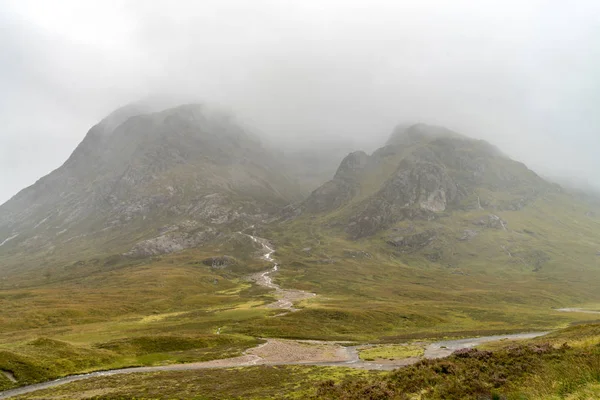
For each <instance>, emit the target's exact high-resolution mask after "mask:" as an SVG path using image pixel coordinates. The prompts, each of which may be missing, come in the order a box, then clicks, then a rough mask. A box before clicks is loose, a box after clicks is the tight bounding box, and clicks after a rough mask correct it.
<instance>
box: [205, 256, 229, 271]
mask: <svg viewBox="0 0 600 400" xmlns="http://www.w3.org/2000/svg"><path fill="white" fill-rule="evenodd" d="M202 264H204V265H207V266H209V267H212V268H214V269H223V268H227V267H230V266H232V265H236V264H237V261H236V259H235V258H233V257H230V256H215V257H209V258H206V259H204V260H202Z"/></svg>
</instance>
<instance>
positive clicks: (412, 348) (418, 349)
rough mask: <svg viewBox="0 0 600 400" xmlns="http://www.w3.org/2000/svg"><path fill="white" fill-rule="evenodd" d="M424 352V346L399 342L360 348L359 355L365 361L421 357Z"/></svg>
mask: <svg viewBox="0 0 600 400" xmlns="http://www.w3.org/2000/svg"><path fill="white" fill-rule="evenodd" d="M424 353H425V349H424V348H423V346H419V345H410V344H406V345H400V344H398V345H387V346H375V347H370V348H366V349H363V350H360V352H359V356H360V358H361V359H362V360H365V361H375V360H401V359H403V358H411V357H421V356H423V354H424Z"/></svg>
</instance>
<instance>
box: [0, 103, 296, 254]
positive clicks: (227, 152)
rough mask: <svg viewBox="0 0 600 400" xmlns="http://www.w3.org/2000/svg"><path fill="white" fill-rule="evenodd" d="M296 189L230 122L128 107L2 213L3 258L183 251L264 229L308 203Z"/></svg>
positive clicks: (197, 110) (198, 113) (183, 109)
mask: <svg viewBox="0 0 600 400" xmlns="http://www.w3.org/2000/svg"><path fill="white" fill-rule="evenodd" d="M299 187H300V185H298V184H297V183H296V182H294V181H293V180H292V179H291V178H290V177H289V176H287V175H286V174H285V168H283V167H282V164H281V163H280V161H279V160H277V159H276V157H274V156H273V155H272V154H271V153H270V152H269V151H267V150H266V149H265V148H264V147H263V146H262V145H261V143H260V141H259V139H258V138H256V137H255V136H254V135H253V134H251V133H249V132H248V131H247V130H245V129H244V128H242V127H241V126H240V125H239V124H238V123H237V122H236V121H235V120H234V119H233V118H231V117H229V116H226V115H224V114H222V113H220V112H218V111H214V110H211V109H209V108H207V107H204V106H200V105H184V106H180V107H176V108H172V109H167V110H164V111H159V112H148V111H147V110H144V109H143V108H141V107H139V106H128V107H124V108H122V109H119V110H117V111H115V112H114V113H113V114H111V115H110V116H108V117H107V118H105V119H104V120H102V121H101V122H100V123H99V124H97V125H96V126H94V127H93V128H92V129H90V131H89V132H88V134H87V135H86V137H85V139H84V140H83V141H82V142H81V144H80V145H79V146H78V147H77V148H76V150H75V151H74V152H73V154H72V155H71V156H70V157H69V159H68V160H67V161H66V162H65V163H64V164H63V165H62V166H61V167H60V168H58V169H57V170H55V171H53V172H52V173H50V174H49V175H47V176H45V177H43V178H41V179H40V180H39V181H37V182H36V183H35V184H34V185H32V186H30V187H28V188H26V189H24V190H23V191H21V192H20V193H18V194H17V195H16V196H14V197H13V198H12V199H11V200H9V201H8V202H7V203H5V204H4V205H2V206H1V207H0V243H2V244H1V245H0V259H3V260H4V263H5V264H10V262H9V260H10V259H12V260H19V259H21V260H22V259H24V258H27V257H29V256H30V255H31V254H32V253H35V254H39V255H40V256H44V257H50V258H52V256H53V254H55V252H60V253H61V254H65V252H68V253H71V254H76V253H78V254H88V253H89V254H91V253H93V252H97V253H98V252H100V253H102V252H108V253H110V252H124V253H126V254H128V255H139V256H148V255H155V254H160V253H168V252H173V251H177V250H182V249H184V248H188V247H194V246H197V245H200V244H201V243H204V242H206V241H210V240H212V239H214V238H216V237H218V236H219V235H224V234H227V233H228V232H232V231H236V230H239V229H242V228H244V227H246V226H249V225H252V224H254V223H259V222H260V223H264V222H265V221H267V220H269V219H270V218H271V217H273V216H274V215H276V213H277V212H278V211H279V210H280V209H281V208H282V207H284V206H286V205H288V204H290V203H292V202H295V201H299V200H301V199H302V198H303V196H304V193H303V191H302V189H299Z"/></svg>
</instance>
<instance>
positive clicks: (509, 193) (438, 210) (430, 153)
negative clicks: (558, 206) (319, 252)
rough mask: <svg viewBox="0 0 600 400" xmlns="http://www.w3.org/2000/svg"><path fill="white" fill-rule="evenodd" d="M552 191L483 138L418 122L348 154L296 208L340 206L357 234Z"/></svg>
mask: <svg viewBox="0 0 600 400" xmlns="http://www.w3.org/2000/svg"><path fill="white" fill-rule="evenodd" d="M551 191H560V188H559V187H558V186H556V185H553V184H550V183H548V182H546V181H545V180H543V179H542V178H540V177H539V176H538V175H537V174H535V173H534V172H533V171H531V170H529V169H528V168H527V167H526V166H525V165H524V164H522V163H519V162H516V161H513V160H511V159H510V158H508V157H506V156H505V155H503V154H502V153H501V152H500V151H499V150H498V149H496V148H495V147H493V146H492V145H490V144H489V143H487V142H484V141H481V140H474V139H470V138H467V137H464V136H462V135H460V134H458V133H455V132H452V131H450V130H448V129H445V128H441V127H435V126H428V125H424V124H417V125H412V126H409V127H401V128H398V129H396V130H395V131H394V132H393V134H392V135H391V137H390V139H389V140H388V141H387V144H386V145H385V146H384V147H382V148H380V149H378V150H377V151H376V152H374V153H373V154H372V155H367V154H366V153H364V152H355V153H351V154H350V155H348V156H347V157H346V158H345V159H344V160H343V161H342V163H341V165H340V167H339V169H338V170H337V172H336V174H335V176H334V177H333V179H332V180H330V181H328V182H327V183H325V184H324V185H323V186H321V187H320V188H318V189H317V190H315V191H314V192H313V193H312V194H311V195H310V196H309V197H308V199H306V201H304V203H303V205H302V208H303V209H304V210H305V211H306V212H309V213H323V212H333V211H335V210H338V209H343V210H342V212H341V214H340V216H339V217H338V219H344V218H345V219H346V220H347V222H348V225H347V231H348V233H349V235H350V236H351V237H352V238H355V239H358V238H361V237H365V236H370V235H374V234H376V233H378V232H379V231H381V230H384V229H386V228H389V227H390V226H392V225H393V224H394V223H396V222H400V221H402V220H413V219H419V220H434V219H435V218H436V217H437V216H439V215H443V213H445V212H451V211H453V210H455V211H460V210H469V209H483V207H484V206H485V207H487V208H489V209H493V210H518V209H521V208H523V207H524V206H525V205H527V204H528V203H530V202H531V201H532V200H533V199H535V198H537V197H539V196H540V195H542V194H544V193H547V192H551Z"/></svg>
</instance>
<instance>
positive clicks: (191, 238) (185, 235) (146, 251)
mask: <svg viewBox="0 0 600 400" xmlns="http://www.w3.org/2000/svg"><path fill="white" fill-rule="evenodd" d="M218 235H219V232H218V231H217V230H216V229H213V228H208V229H206V230H202V231H196V232H193V233H192V232H172V233H167V234H164V235H161V236H158V237H155V238H152V239H148V240H144V241H142V242H139V243H137V244H136V245H135V246H133V248H132V249H131V250H129V251H128V252H127V253H125V254H123V255H125V256H130V257H148V256H156V255H160V254H168V253H174V252H177V251H181V250H184V249H189V248H192V247H197V246H199V245H201V244H203V243H206V242H208V241H210V240H213V239H215V238H216V237H217V236H218Z"/></svg>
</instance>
